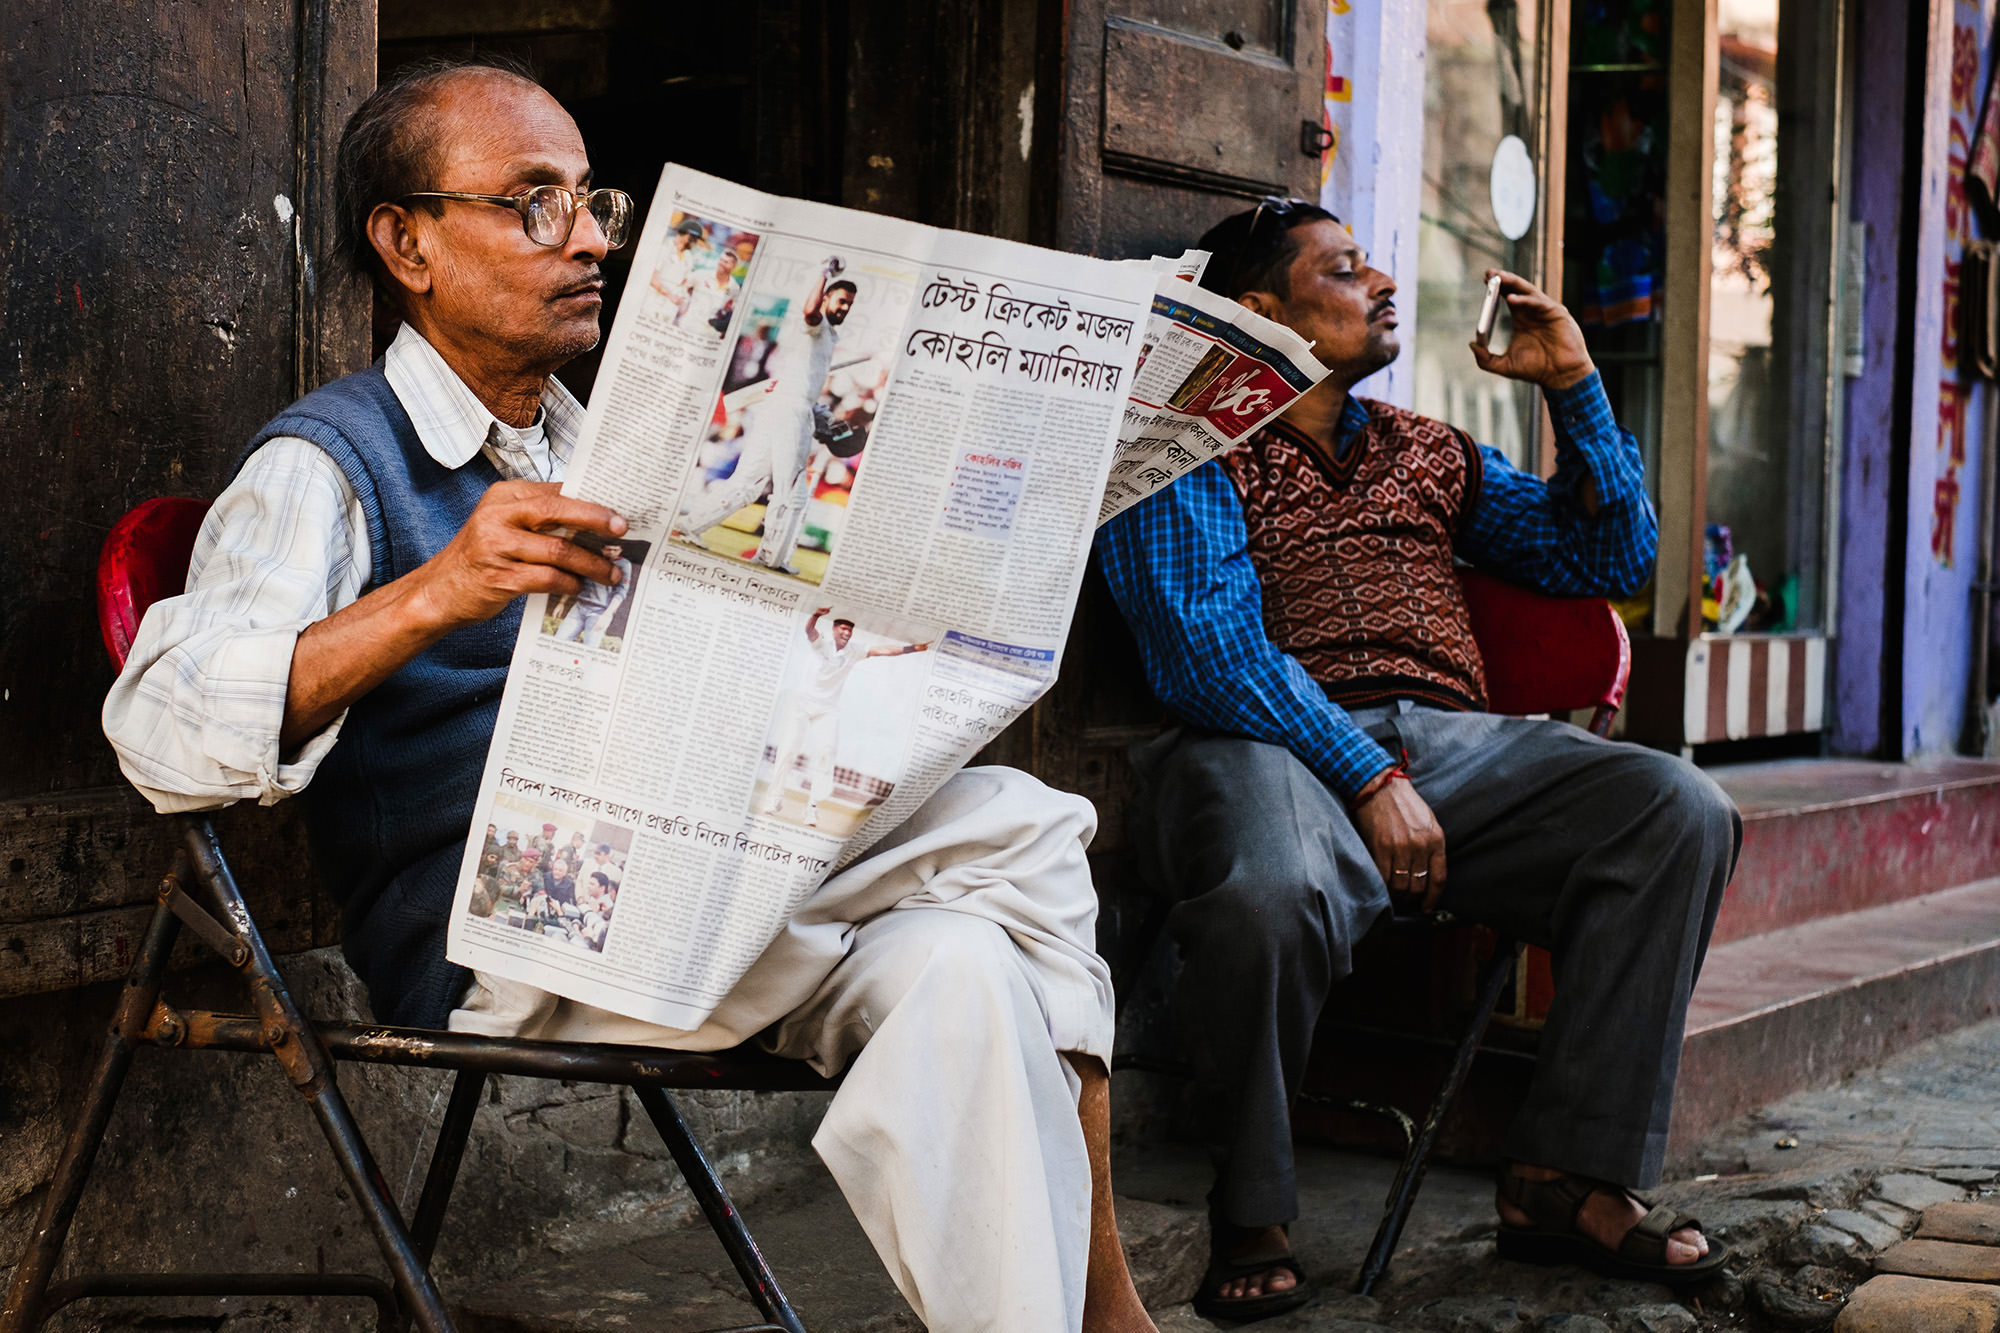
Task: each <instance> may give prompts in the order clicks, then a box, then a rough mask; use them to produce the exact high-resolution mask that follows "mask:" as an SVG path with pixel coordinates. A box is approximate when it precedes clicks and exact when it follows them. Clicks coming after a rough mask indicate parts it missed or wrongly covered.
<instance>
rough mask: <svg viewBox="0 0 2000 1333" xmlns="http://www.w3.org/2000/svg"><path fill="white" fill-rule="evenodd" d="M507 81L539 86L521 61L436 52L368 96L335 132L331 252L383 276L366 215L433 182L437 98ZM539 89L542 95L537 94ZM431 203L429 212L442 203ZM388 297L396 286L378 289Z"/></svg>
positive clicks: (379, 279) (441, 128) (440, 129)
mask: <svg viewBox="0 0 2000 1333" xmlns="http://www.w3.org/2000/svg"><path fill="white" fill-rule="evenodd" d="M482 79H510V80H513V81H515V82H518V83H524V84H527V85H529V86H530V87H533V88H536V89H538V90H539V89H540V87H541V85H540V84H537V83H536V82H535V81H534V79H533V78H532V77H530V75H529V73H528V70H527V67H526V66H523V65H517V64H514V63H512V62H509V61H506V60H504V59H502V58H498V57H492V58H485V59H481V60H478V61H469V60H455V59H448V58H440V59H436V60H424V61H419V62H417V63H416V64H414V65H410V66H407V67H405V68H404V69H402V70H399V71H398V72H397V73H396V75H395V77H394V78H392V79H390V80H389V82H387V83H385V84H383V85H382V86H381V87H379V88H377V89H376V90H375V91H374V92H372V93H370V94H368V96H367V98H366V99H365V100H364V101H363V102H362V103H361V105H360V106H358V107H356V108H355V111H354V114H353V115H352V116H350V117H348V120H347V127H346V129H344V130H343V131H342V132H341V136H340V147H339V149H338V150H337V151H336V153H335V157H334V172H333V196H334V212H335V214H336V215H337V217H336V222H337V227H338V231H337V235H336V236H335V238H334V253H335V254H336V255H337V256H338V257H339V258H340V259H341V260H342V261H344V262H345V263H346V264H347V265H348V266H349V267H350V268H352V269H353V270H354V271H355V272H356V273H358V274H360V275H361V276H363V277H366V278H372V279H373V280H374V281H375V282H376V284H377V285H378V286H380V285H381V284H382V283H383V281H384V274H383V272H382V267H381V264H380V263H379V262H378V261H377V259H376V256H375V247H374V246H372V245H370V244H369V243H368V215H369V214H370V213H372V212H374V211H375V206H376V205H377V204H384V203H389V202H391V201H393V200H397V199H401V198H403V197H404V196H405V195H408V194H414V193H415V192H416V191H418V190H434V189H436V188H438V187H437V186H436V185H435V184H434V183H433V182H435V181H436V180H437V178H438V170H439V166H440V163H439V148H440V139H441V137H442V136H443V134H444V132H445V129H446V118H445V116H444V115H443V114H442V112H441V108H440V101H441V96H442V94H443V93H444V91H445V90H446V89H447V88H448V87H449V86H450V85H452V84H453V83H457V82H461V81H465V80H482ZM544 95H546V94H544ZM442 207H443V206H442V205H441V204H437V203H436V202H435V201H433V202H432V204H431V209H432V211H433V212H436V211H438V209H440V208H442ZM383 294H384V295H386V296H388V297H390V298H391V299H394V298H395V297H396V296H397V294H398V293H397V292H396V291H395V290H394V289H393V288H385V289H384V292H383Z"/></svg>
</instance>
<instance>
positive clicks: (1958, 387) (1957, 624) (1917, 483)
mask: <svg viewBox="0 0 2000 1333" xmlns="http://www.w3.org/2000/svg"><path fill="white" fill-rule="evenodd" d="M1990 40H1991V28H1990V26H1989V25H1988V23H1987V22H1986V20H1985V18H1984V16H1983V15H1982V13H1981V5H1980V3H1979V0H1932V3H1931V10H1930V23H1929V49H1928V50H1927V51H1926V52H1924V53H1923V55H1924V67H1925V70H1926V77H1925V83H1926V87H1925V91H1924V98H1923V128H1922V150H1921V154H1920V160H1919V162H1917V163H1916V164H1914V165H1915V167H1916V169H1917V170H1918V171H1919V173H1920V175H1919V177H1918V185H1917V203H1916V215H1915V217H1914V218H1913V219H1912V220H1911V221H1912V223H1913V226H1912V230H1911V237H1912V239H1913V241H1914V243H1915V245H1916V276H1915V282H1916V302H1915V306H1916V313H1915V315H1914V316H1913V319H1912V324H1911V328H1912V332H1913V337H1914V341H1913V344H1912V348H1913V352H1914V358H1913V363H1914V364H1913V371H1914V373H1913V374H1912V375H1911V379H1910V383H1911V386H1912V390H1913V401H1912V403H1911V410H1910V453H1909V460H1910V473H1909V476H1910V487H1909V528H1908V531H1907V533H1906V541H1905V544H1904V550H1905V553H1906V554H1905V561H1906V563H1905V566H1904V577H1903V590H1904V592H1903V595H1904V605H1903V689H1902V726H1901V737H1900V741H1901V751H1902V754H1903V755H1904V756H1909V755H1916V754H1925V753H1937V752H1940V751H1950V750H1953V749H1956V748H1957V747H1958V745H1959V742H1960V739H1961V737H1962V736H1963V734H1964V728H1965V717H1966V695H1967V676H1968V674H1969V673H1970V670H1971V659H1972V642H1971V629H1972V612H1971V607H1972V596H1971V594H1972V580H1973V578H1974V576H1975V574H1976V572H1977V571H1976V568H1975V554H1974V552H1975V548H1976V546H1977V540H1978V533H1979V515H1978V512H1977V510H1978V495H1979V459H1978V453H1977V449H1976V447H1975V446H1974V436H1975V434H1976V433H1977V429H1978V427H1977V423H1978V422H1979V421H1980V419H1981V413H1982V410H1983V408H1982V404H1981V402H1980V394H1979V393H1977V392H1974V391H1972V390H1971V389H1970V388H1969V387H1968V386H1967V383H1966V377H1965V376H1964V375H1963V372H1962V371H1961V369H1960V366H1959V361H1960V360H1961V358H1960V357H1959V356H1958V348H1957V343H1958V339H1957V336H1956V328H1955V326H1956V322H1957V320H1958V299H1957V285H1958V259H1959V256H1960V255H1961V254H1962V252H1963V250H1964V245H1965V242H1966V241H1967V240H1968V239H1970V238H1971V237H1972V236H1973V235H1974V234H1975V229H1974V227H1973V224H1972V222H1971V215H1970V210H1969V209H1968V208H1967V207H1966V203H1965V195H1964V177H1965V163H1966V158H1967V157H1968V155H1969V146H1970V139H1971V130H1972V124H1973V121H1974V120H1975V118H1976V117H1977V115H1978V111H1979V106H1978V102H1979V97H1980V94H1981V93H1982V92H1983V91H1984V90H1985V87H1986V80H1985V78H1984V71H1985V66H1986V54H1987V52H1986V48H1987V47H1988V46H1989V45H1990Z"/></svg>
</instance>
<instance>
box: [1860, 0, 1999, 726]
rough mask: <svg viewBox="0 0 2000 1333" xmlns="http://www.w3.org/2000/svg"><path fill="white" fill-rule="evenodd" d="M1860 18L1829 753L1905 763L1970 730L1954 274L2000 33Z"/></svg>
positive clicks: (1965, 392)
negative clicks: (1852, 278)
mask: <svg viewBox="0 0 2000 1333" xmlns="http://www.w3.org/2000/svg"><path fill="white" fill-rule="evenodd" d="M1851 2H1852V0H1850V3H1851ZM1858 22H1859V32H1858V34H1857V48H1858V50H1859V51H1861V52H1864V53H1866V54H1865V55H1864V56H1863V57H1862V60H1861V64H1860V76H1859V87H1858V89H1857V93H1858V97H1857V101H1856V107H1855V124H1854V130H1853V133H1854V140H1853V152H1854V184H1853V189H1852V198H1851V200H1850V204H1849V210H1850V215H1851V216H1852V217H1854V218H1855V219H1857V220H1859V221H1862V222H1866V223H1868V224H1869V226H1870V229H1871V232H1870V236H1869V242H1868V250H1867V281H1866V287H1865V288H1864V293H1863V310H1864V314H1865V319H1866V364H1867V369H1866V371H1865V373H1864V374H1863V375H1862V376H1861V377H1860V378H1858V379H1855V380H1851V381H1848V383H1847V385H1846V400H1845V405H1846V438H1845V441H1844V446H1845V452H1844V458H1843V464H1842V475H1841V541H1840V553H1839V555H1840V580H1841V581H1840V614H1839V622H1838V627H1837V638H1836V640H1835V642H1834V645H1833V665H1832V681H1831V688H1832V693H1833V709H1832V712H1833V735H1832V742H1833V747H1834V749H1835V750H1837V751H1840V752H1842V753H1848V754H1880V755H1882V756H1884V757H1886V758H1891V759H1903V758H1908V757H1911V756H1914V755H1918V754H1926V753H1931V754H1935V753H1940V752H1948V751H1951V750H1954V749H1956V748H1958V746H1959V744H1960V740H1961V738H1962V736H1963V734H1964V729H1965V721H1966V696H1967V688H1968V684H1967V677H1968V675H1969V672H1970V668H1971V656H1972V643H1971V628H1972V611H1971V584H1972V580H1973V578H1974V577H1975V575H1976V573H1977V555H1976V551H1977V542H1978V536H1979V514H1978V495H1979V443H1978V431H1979V429H1980V425H1979V423H1980V421H1981V418H1982V414H1983V407H1982V403H1981V395H1982V393H1983V392H1984V390H1983V389H1981V388H1979V387H1978V386H1975V385H1972V384H1970V383H1968V382H1967V377H1966V376H1964V374H1963V372H1962V371H1961V369H1960V366H1959V361H1960V359H1961V358H1960V357H1959V355H1958V348H1957V337H1956V332H1955V330H1956V324H1957V320H1958V297H1957V272H1958V260H1959V256H1960V255H1961V253H1962V252H1963V248H1964V243H1965V241H1966V240H1968V239H1970V238H1971V237H1972V236H1974V235H1977V234H1978V230H1977V227H1976V224H1975V222H1974V221H1973V219H1972V217H1971V214H1970V211H1969V210H1968V209H1967V207H1966V205H1965V202H1964V193H1963V182H1964V171H1965V162H1966V159H1967V156H1968V150H1969V139H1970V131H1971V127H1972V125H1973V122H1974V120H1975V119H1976V117H1977V114H1978V111H1979V98H1980V95H1981V94H1982V93H1983V92H1984V90H1985V88H1986V83H1987V78H1988V68H1989V64H1990V54H1991V51H1990V48H1991V45H1992V35H1991V29H1990V26H1989V25H1988V24H1987V22H1986V21H1985V19H1984V17H1983V16H1982V13H1981V5H1980V2H1979V0H1903V3H1888V4H1881V3H1872V4H1862V5H1861V6H1860V9H1859V20H1858ZM1913 79H1914V80H1916V82H1915V83H1914V84H1913V82H1912V81H1913ZM1905 283H1908V284H1910V285H1909V286H1908V287H1907V289H1906V287H1905Z"/></svg>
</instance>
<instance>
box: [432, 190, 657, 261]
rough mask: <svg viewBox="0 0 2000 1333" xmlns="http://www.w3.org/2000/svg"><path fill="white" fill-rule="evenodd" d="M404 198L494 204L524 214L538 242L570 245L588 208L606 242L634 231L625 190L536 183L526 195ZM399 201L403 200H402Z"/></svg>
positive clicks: (614, 245) (455, 193)
mask: <svg viewBox="0 0 2000 1333" xmlns="http://www.w3.org/2000/svg"><path fill="white" fill-rule="evenodd" d="M403 199H462V200H464V201H465V202H466V203H468V204H494V205H496V206H498V207H500V208H511V209H513V210H514V211H515V212H516V213H519V214H520V215H521V230H522V231H524V232H526V233H527V234H528V239H529V240H531V241H533V242H534V243H535V244H536V245H568V244H569V236H570V232H572V231H573V230H575V228H576V215H577V213H578V211H579V210H580V209H589V210H590V216H591V217H592V218H594V219H596V222H597V229H598V230H599V231H601V232H603V233H604V243H605V245H607V246H609V247H610V248H611V249H613V250H616V249H618V248H619V247H620V246H622V245H624V244H625V242H626V241H627V240H628V239H629V238H630V236H631V232H632V196H631V195H629V194H627V193H625V192H624V191H623V190H588V191H586V192H584V193H583V194H576V193H574V192H573V191H570V190H566V189H564V188H563V187H562V186H560V185H537V186H536V187H535V188H534V189H532V190H529V191H528V192H527V193H526V194H466V193H464V192H462V191H459V190H418V191H415V192H414V193H411V194H406V195H404V196H403ZM396 202H398V203H401V202H403V200H402V199H399V200H397V201H396Z"/></svg>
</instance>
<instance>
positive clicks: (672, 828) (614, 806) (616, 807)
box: [500, 768, 833, 874]
mask: <svg viewBox="0 0 2000 1333" xmlns="http://www.w3.org/2000/svg"><path fill="white" fill-rule="evenodd" d="M500 785H501V786H502V787H504V788H506V789H507V790H508V791H511V792H515V793H517V794H519V795H522V796H543V797H547V798H548V799H549V800H551V801H560V802H562V803H563V804H564V805H567V806H569V807H570V808H572V809H575V810H587V811H589V812H590V813H592V814H601V815H603V816H604V817H605V818H606V819H613V820H617V821H618V822H619V823H622V824H629V825H631V826H633V827H634V828H644V829H647V830H649V831H651V832H653V833H658V834H661V835H663V836H666V837H674V838H688V839H691V840H693V841H695V842H698V843H701V844H702V845H703V846H706V847H715V848H720V849H723V850H734V851H736V852H737V853H738V854H740V855H743V856H747V857H753V858H757V859H761V860H765V861H772V862H776V863H778V864H781V865H794V864H796V865H799V866H802V867H804V868H805V869H807V870H810V871H812V872H813V873H815V874H824V873H825V872H826V871H828V870H830V869H831V868H832V867H833V862H832V861H830V860H827V859H826V858H824V857H818V856H807V855H806V854H805V853H803V852H795V851H793V850H792V849H791V848H789V847H781V846H779V845H778V844H776V843H769V842H757V841H755V840H753V839H752V838H751V837H750V836H749V835H748V834H746V833H740V832H739V833H736V834H734V835H732V834H731V833H730V832H729V830H728V829H725V828H719V827H717V826H716V825H713V824H710V823H708V822H707V821H706V820H689V819H688V818H687V817H686V816H684V815H662V814H655V813H654V812H652V811H650V810H642V809H640V808H639V807H638V806H634V805H621V804H619V803H618V802H616V801H607V800H604V799H603V798H602V797H598V796H589V795H586V794H585V793H583V792H580V791H575V790H573V789H571V788H569V787H563V786H558V785H557V784H555V783H552V782H542V781H540V780H538V779H535V778H529V777H525V776H523V775H522V774H519V773H516V772H515V771H514V770H513V769H511V768H503V769H501V770H500Z"/></svg>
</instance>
